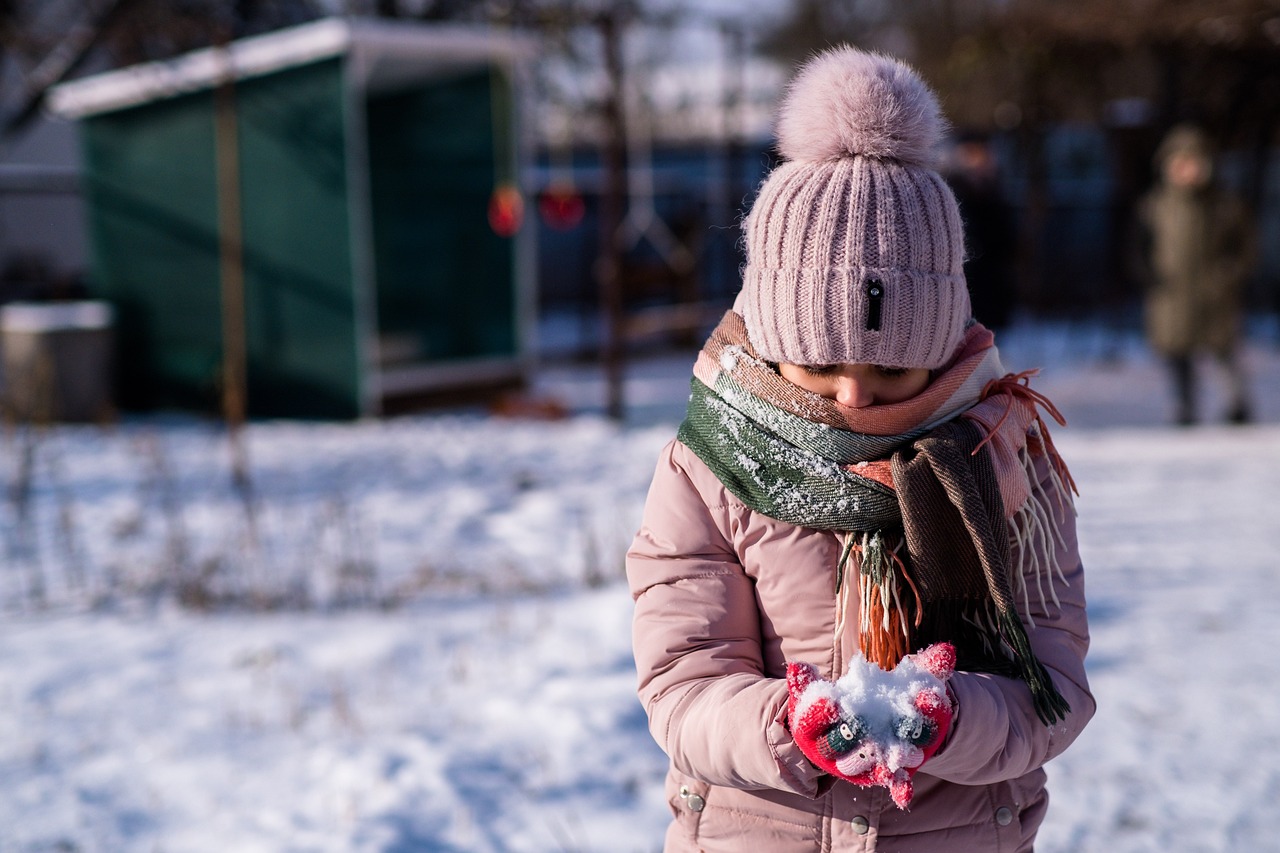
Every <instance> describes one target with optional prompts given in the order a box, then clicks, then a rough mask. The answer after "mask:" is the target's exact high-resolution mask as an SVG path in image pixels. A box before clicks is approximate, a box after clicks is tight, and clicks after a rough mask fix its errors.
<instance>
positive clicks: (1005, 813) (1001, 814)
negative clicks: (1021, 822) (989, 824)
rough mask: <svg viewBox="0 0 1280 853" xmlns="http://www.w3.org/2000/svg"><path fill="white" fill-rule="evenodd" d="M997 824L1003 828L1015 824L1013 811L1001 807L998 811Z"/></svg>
mask: <svg viewBox="0 0 1280 853" xmlns="http://www.w3.org/2000/svg"><path fill="white" fill-rule="evenodd" d="M996 823H998V824H1000V825H1001V826H1008V825H1009V824H1011V823H1013V811H1012V810H1011V809H1010V808H1009V807H1008V806H1001V807H1000V808H998V809H996Z"/></svg>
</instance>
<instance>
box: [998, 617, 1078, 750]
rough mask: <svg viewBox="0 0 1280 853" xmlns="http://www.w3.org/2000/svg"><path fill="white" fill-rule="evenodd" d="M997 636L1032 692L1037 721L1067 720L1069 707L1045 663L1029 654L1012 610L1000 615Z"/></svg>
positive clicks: (1029, 651) (1049, 724)
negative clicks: (1009, 652)
mask: <svg viewBox="0 0 1280 853" xmlns="http://www.w3.org/2000/svg"><path fill="white" fill-rule="evenodd" d="M1000 636H1001V638H1002V639H1003V640H1004V641H1005V643H1007V644H1008V645H1009V648H1010V649H1011V650H1012V651H1013V658H1014V661H1016V663H1017V665H1018V672H1019V675H1020V676H1021V678H1022V680H1023V681H1025V682H1026V683H1027V687H1029V688H1030V689H1031V701H1032V703H1033V704H1034V705H1035V709H1036V716H1038V717H1039V718H1040V722H1042V723H1044V724H1045V725H1046V726H1051V725H1053V724H1054V723H1055V722H1057V721H1058V720H1066V719H1067V714H1068V713H1070V712H1071V706H1070V705H1069V704H1067V700H1066V699H1064V698H1063V697H1062V694H1061V693H1059V692H1058V688H1057V686H1056V685H1054V683H1053V677H1052V676H1051V675H1050V674H1049V671H1048V670H1047V669H1045V667H1044V664H1042V663H1040V661H1039V660H1038V659H1037V658H1036V656H1035V654H1034V653H1032V651H1031V642H1030V640H1028V639H1027V632H1026V630H1025V629H1024V628H1023V627H1022V621H1021V620H1020V619H1019V618H1018V614H1017V613H1016V612H1014V611H1013V610H1006V611H1004V612H1002V613H1001V614H1000Z"/></svg>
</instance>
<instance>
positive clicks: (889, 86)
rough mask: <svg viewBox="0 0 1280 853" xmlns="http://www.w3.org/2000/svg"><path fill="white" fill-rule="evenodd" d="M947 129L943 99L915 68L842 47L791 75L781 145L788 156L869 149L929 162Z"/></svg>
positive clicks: (870, 153) (821, 156) (867, 152)
mask: <svg viewBox="0 0 1280 853" xmlns="http://www.w3.org/2000/svg"><path fill="white" fill-rule="evenodd" d="M945 127H946V123H945V119H943V117H942V114H941V111H940V110H939V108H938V99H937V98H936V97H935V96H934V94H933V91H932V90H930V89H929V87H928V86H927V85H925V82H924V81H923V80H921V79H920V75H919V74H917V73H916V71H915V70H914V69H913V68H911V67H910V66H908V65H906V64H905V63H903V62H900V61H899V60H897V59H893V58H892V57H888V56H882V55H879V54H874V53H865V52H863V51H861V50H857V49H856V48H852V47H847V46H846V47H838V48H834V49H832V50H828V51H825V52H823V53H820V54H818V55H817V56H815V57H814V58H813V59H811V60H810V61H809V62H807V63H806V64H805V65H804V66H803V67H802V68H801V69H800V72H799V73H798V74H797V75H796V77H795V79H793V80H792V81H791V84H790V86H789V87H788V88H787V93H786V96H785V97H784V99H783V102H782V107H781V109H780V110H779V113H778V125H777V134H778V150H779V151H780V152H781V153H782V156H784V157H786V158H787V159H788V160H801V161H811V162H812V161H821V160H834V159H837V158H840V157H850V156H853V155H856V154H861V155H863V156H865V157H874V158H877V159H883V160H897V161H898V162H900V163H903V164H906V165H912V166H929V165H931V163H932V161H933V157H934V147H935V146H936V145H937V143H938V141H939V139H941V137H942V133H943V131H944V130H945Z"/></svg>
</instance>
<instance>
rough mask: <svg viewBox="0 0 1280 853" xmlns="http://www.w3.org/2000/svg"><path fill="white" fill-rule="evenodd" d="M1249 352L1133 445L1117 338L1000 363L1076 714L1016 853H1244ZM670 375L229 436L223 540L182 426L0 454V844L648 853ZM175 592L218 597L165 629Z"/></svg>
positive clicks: (93, 435)
mask: <svg viewBox="0 0 1280 853" xmlns="http://www.w3.org/2000/svg"><path fill="white" fill-rule="evenodd" d="M1260 338H1261V339H1260V340H1258V341H1256V342H1255V343H1254V345H1253V346H1251V347H1250V349H1249V351H1248V362H1249V365H1250V368H1251V370H1252V371H1253V375H1254V387H1255V389H1256V392H1257V408H1258V415H1259V423H1257V424H1255V425H1252V426H1248V427H1244V428H1230V427H1226V426H1221V425H1216V424H1210V425H1205V426H1200V427H1195V428H1190V429H1175V428H1171V427H1167V426H1165V422H1166V420H1167V413H1168V408H1169V407H1168V401H1167V394H1166V391H1167V389H1166V386H1165V382H1164V376H1163V374H1162V373H1161V372H1160V370H1159V366H1158V365H1156V364H1155V363H1153V361H1152V359H1151V358H1150V357H1149V356H1148V355H1147V354H1146V353H1145V351H1144V350H1143V349H1142V347H1141V344H1140V343H1139V342H1138V341H1137V340H1136V339H1135V338H1134V337H1133V336H1132V335H1127V334H1118V333H1117V334H1112V333H1107V332H1105V331H1104V330H1102V329H1100V328H1098V327H1093V326H1082V327H1079V328H1074V329H1071V328H1061V327H1059V328H1047V327H1038V328H1035V329H1030V328H1026V329H1017V330H1015V331H1014V333H1013V334H1011V335H1009V336H1008V337H1007V338H1006V339H1005V341H1004V344H1003V349H1004V353H1005V356H1006V357H1005V361H1006V364H1007V365H1008V366H1009V367H1011V368H1014V369H1021V368H1024V367H1030V366H1034V365H1037V364H1041V365H1044V367H1045V371H1044V374H1043V375H1042V377H1041V379H1040V380H1039V381H1038V382H1037V384H1036V387H1037V388H1039V389H1040V390H1043V391H1045V392H1046V393H1047V394H1048V395H1049V396H1050V397H1051V398H1052V399H1054V401H1055V402H1056V403H1057V404H1058V405H1059V407H1060V408H1061V409H1062V411H1063V412H1064V413H1065V414H1066V416H1067V418H1068V419H1069V420H1070V421H1071V422H1072V423H1071V428H1069V429H1059V430H1057V431H1056V432H1055V439H1056V441H1057V443H1058V446H1059V447H1060V449H1061V450H1062V451H1063V453H1064V455H1065V456H1066V457H1067V459H1068V461H1069V463H1070V465H1071V468H1072V472H1073V474H1074V475H1075V478H1076V480H1077V481H1078V482H1079V484H1080V487H1081V492H1082V496H1081V498H1080V500H1079V511H1080V538H1081V547H1082V550H1083V554H1084V558H1085V561H1086V566H1087V569H1088V585H1089V603H1090V611H1091V614H1092V629H1093V649H1092V652H1091V654H1090V658H1089V670H1090V677H1091V679H1092V682H1093V686H1094V689H1095V692H1096V694H1097V698H1098V701H1099V711H1098V715H1097V717H1096V718H1095V719H1094V721H1093V723H1092V724H1091V726H1090V727H1089V728H1088V729H1087V730H1086V731H1085V733H1084V735H1083V736H1082V737H1081V739H1080V740H1079V741H1078V742H1077V743H1076V745H1075V746H1074V747H1073V748H1072V749H1071V750H1069V751H1068V752H1067V753H1066V754H1065V755H1064V756H1063V757H1062V758H1060V759H1058V760H1057V761H1055V762H1053V763H1052V764H1051V765H1050V766H1049V773H1050V785H1051V792H1052V797H1053V805H1052V807H1051V810H1050V813H1049V817H1048V820H1047V823H1046V825H1045V827H1044V829H1043V831H1042V834H1041V838H1040V842H1041V843H1040V844H1039V846H1038V848H1037V849H1039V850H1041V851H1050V853H1052V852H1053V851H1063V852H1064V853H1065V851H1099V853H1116V852H1117V851H1118V852H1119V853H1123V851H1135V853H1136V851H1156V850H1159V851H1186V852H1187V853H1191V851H1238V850H1250V851H1254V850H1266V849H1276V846H1275V845H1276V839H1277V838H1280V805H1277V804H1278V803H1280V685H1278V681H1280V668H1278V667H1277V666H1276V663H1275V660H1276V655H1275V649H1277V648H1280V620H1277V619H1276V618H1275V615H1274V613H1275V608H1276V602H1278V601H1280V564H1278V563H1277V559H1276V556H1275V555H1276V554H1277V553H1280V521H1278V520H1277V519H1278V518H1280V516H1278V515H1277V510H1276V507H1277V506H1280V348H1278V347H1277V345H1276V340H1277V337H1276V336H1275V335H1274V330H1269V331H1268V333H1267V334H1265V335H1262V336H1260ZM690 360H691V354H689V353H682V354H677V355H664V356H654V357H649V358H646V359H644V360H643V361H640V362H638V363H637V364H635V365H633V366H632V367H631V369H630V370H629V372H628V385H627V399H628V401H629V404H630V405H629V407H628V419H627V423H626V424H625V425H624V426H621V427H619V426H615V425H613V424H610V423H608V422H606V421H604V420H602V419H601V418H600V417H599V415H598V412H599V409H600V405H601V400H602V388H601V384H600V381H599V376H598V373H597V372H596V371H594V370H592V369H590V368H583V367H570V366H558V365H549V366H548V367H547V368H546V369H545V370H544V371H542V372H541V374H540V377H539V380H538V384H537V386H536V389H535V391H536V392H537V393H539V394H543V395H551V396H554V397H556V398H557V399H559V400H561V401H563V402H565V403H566V404H568V405H569V407H570V408H571V409H572V410H573V411H574V412H575V413H576V414H575V416H574V417H572V418H570V419H568V420H563V421H555V422H539V421H514V420H502V419H497V418H488V417H485V416H483V415H482V414H480V413H477V412H472V411H451V412H437V413H432V414H426V415H419V416H414V417H405V418H397V419H391V420H386V421H368V422H360V423H354V424H296V423H283V422H281V423H262V424H255V425H253V426H252V427H251V428H250V430H249V431H248V435H247V439H248V440H247V447H248V452H249V458H250V460H251V462H252V473H253V477H252V481H253V486H254V491H253V496H252V499H253V503H252V512H251V513H250V512H247V511H246V508H245V504H244V502H243V501H242V500H241V499H240V498H239V497H238V496H237V493H236V492H235V491H234V490H233V489H232V488H231V486H230V476H229V470H228V468H229V466H228V461H227V460H228V454H227V449H226V444H225V441H224V440H223V438H222V437H221V435H220V434H219V432H218V431H217V430H216V429H215V428H213V427H211V426H209V425H207V424H203V423H199V422H195V421H191V420H185V419H147V420H136V421H127V422H125V423H122V424H120V425H117V426H115V427H113V428H111V429H109V430H105V431H104V430H98V429H95V428H85V427H74V428H73V427H63V428H58V429H55V430H52V431H49V432H48V433H45V434H41V435H34V434H33V435H31V436H27V435H26V434H24V433H22V432H21V431H18V432H11V433H9V434H7V435H6V436H4V437H3V438H2V439H0V441H3V448H4V451H3V452H4V456H3V459H4V465H5V467H4V470H3V475H4V478H5V486H6V488H7V489H8V491H7V493H6V495H5V499H4V503H3V506H2V507H0V535H2V536H3V542H2V543H0V546H2V547H3V549H4V550H3V553H0V558H3V562H2V563H0V853H10V851H14V852H15V853H16V851H23V852H24V853H27V852H28V851H30V853H34V851H84V852H85V853H88V851H228V850H235V851H380V852H381V853H390V851H397V853H400V851H405V852H406V853H407V851H468V852H469V851H477V853H484V851H513V853H514V851H581V853H593V852H594V851H655V850H658V849H660V847H661V837H662V832H663V830H664V827H665V825H666V821H667V816H666V812H665V805H664V803H663V802H662V794H661V789H660V785H661V776H662V772H663V769H664V767H665V759H664V758H663V756H662V754H661V753H660V752H659V750H658V749H657V747H656V746H655V745H654V744H653V742H652V740H651V739H650V737H649V735H648V732H647V730H646V727H645V721H644V716H643V713H642V712H641V710H640V708H639V706H638V704H637V702H636V700H635V698H634V694H633V692H632V691H633V684H634V678H635V675H634V671H633V666H632V662H631V658H630V648H629V640H630V635H629V624H628V622H629V616H630V601H629V598H628V595H627V592H626V588H625V585H624V584H623V582H622V555H623V552H624V551H625V548H626V545H627V542H628V540H629V537H630V535H631V533H632V531H633V529H634V527H635V525H636V523H637V521H638V518H639V512H640V508H641V506H642V503H643V499H644V494H645V490H646V488H647V485H648V477H649V474H650V472H651V470H652V465H653V461H654V458H655V456H656V454H657V452H658V450H659V448H660V447H661V446H662V444H663V443H664V442H665V441H666V440H667V439H668V438H669V437H670V436H671V434H672V433H673V432H674V429H675V426H676V424H677V423H678V419H679V417H680V411H681V408H682V404H683V400H684V397H685V393H686V388H687V376H688V367H689V363H690ZM1205 404H1206V405H1205V410H1206V413H1207V414H1213V413H1216V412H1217V411H1218V410H1219V409H1220V408H1221V406H1222V400H1221V396H1220V393H1219V392H1217V391H1216V389H1212V390H1207V391H1206V400H1205ZM24 456H26V457H27V458H29V460H30V461H31V463H32V467H31V469H30V470H31V472H32V473H31V476H30V477H29V478H24V477H23V476H22V474H21V471H22V467H21V460H22V459H23V458H24ZM25 481H29V483H30V489H29V491H26V492H24V491H23V489H22V488H20V486H21V484H22V483H23V482H25ZM23 494H26V497H25V498H22V497H21V496H22V495H23ZM175 577H181V578H182V579H184V582H185V584H186V586H185V587H184V589H186V591H187V592H186V594H187V595H188V596H189V597H190V598H191V599H192V600H195V601H200V600H205V601H216V600H218V599H219V598H220V599H222V600H223V602H224V603H222V604H220V605H218V606H217V607H215V608H214V609H212V610H208V611H200V610H195V609H192V608H189V607H180V606H178V605H176V604H175V603H174V595H175V593H174V584H175V581H174V578H175ZM255 596H258V597H257V598H255ZM41 602H43V603H41ZM271 603H276V604H281V605H285V606H286V608H287V609H283V610H277V611H274V612H260V611H259V610H255V609H254V608H255V607H258V608H260V607H261V606H263V605H264V604H271ZM302 604H305V605H306V606H305V607H303V606H300V605H302Z"/></svg>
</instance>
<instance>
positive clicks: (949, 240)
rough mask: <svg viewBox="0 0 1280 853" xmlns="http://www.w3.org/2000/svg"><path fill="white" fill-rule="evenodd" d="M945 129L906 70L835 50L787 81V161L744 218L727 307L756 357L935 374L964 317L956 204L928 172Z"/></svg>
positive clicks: (783, 134)
mask: <svg viewBox="0 0 1280 853" xmlns="http://www.w3.org/2000/svg"><path fill="white" fill-rule="evenodd" d="M944 126H945V120H944V119H943V118H942V115H941V113H940V111H939V108H938V101H937V98H936V97H934V94H933V92H932V91H930V90H929V88H928V86H926V85H925V83H924V82H923V81H922V80H921V79H920V77H919V75H918V74H917V73H916V72H915V71H914V70H913V69H911V68H910V67H909V66H907V65H905V64H904V63H902V62H899V61H898V60H896V59H891V58H889V57H886V56H879V55H876V54H870V53H864V52H862V51H859V50H856V49H854V48H851V47H841V48H836V49H834V50H830V51H827V52H825V53H822V54H819V55H818V56H816V57H815V58H814V59H812V60H810V61H809V62H808V63H806V64H805V65H804V67H802V68H801V69H800V72H799V73H798V74H797V75H796V77H795V79H794V80H792V82H791V85H790V87H789V89H788V91H787V93H786V96H785V98H784V100H783V103H782V106H781V110H780V112H779V116H778V124H777V135H778V150H779V151H780V152H781V153H782V156H783V157H784V158H785V159H786V161H787V162H784V163H783V164H782V165H781V166H779V167H778V168H777V169H775V170H774V171H773V172H772V173H771V174H770V175H769V177H768V178H767V179H766V180H765V182H764V184H763V185H762V186H761V188H760V194H759V196H758V197H757V199H756V201H755V204H754V205H753V207H752V209H751V213H750V214H749V215H748V216H747V220H746V243H747V266H746V270H745V275H744V281H743V286H742V292H741V293H740V294H739V295H738V299H737V302H736V304H735V308H736V309H737V310H738V311H739V312H740V313H741V314H742V315H743V318H744V319H745V320H746V325H747V333H748V334H749V336H750V338H751V344H752V346H753V347H754V348H755V349H756V351H757V352H758V353H759V354H760V356H761V357H762V358H765V359H767V360H769V361H778V362H789V363H792V364H810V365H817V364H823V365H825V364H843V363H859V364H880V365H885V366H890V367H926V368H935V367H941V366H942V365H943V364H945V363H946V362H947V360H948V358H950V356H951V355H952V354H953V353H954V352H955V350H956V347H957V346H958V345H959V343H960V339H961V337H962V335H963V332H964V328H965V325H966V324H967V323H968V321H969V317H970V308H969V292H968V289H967V288H966V286H965V280H964V270H963V263H964V233H963V229H962V227H961V224H960V211H959V209H958V208H957V206H956V200H955V196H954V195H952V193H951V189H950V188H949V187H948V186H947V184H946V183H945V182H944V181H943V179H942V177H941V176H940V175H939V174H938V173H937V172H936V171H934V170H933V168H931V163H932V158H933V152H934V148H935V146H936V144H937V142H938V141H939V138H940V137H941V135H942V132H943V129H944Z"/></svg>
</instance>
